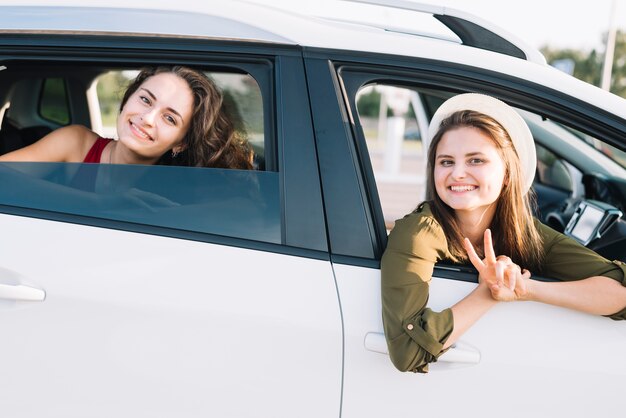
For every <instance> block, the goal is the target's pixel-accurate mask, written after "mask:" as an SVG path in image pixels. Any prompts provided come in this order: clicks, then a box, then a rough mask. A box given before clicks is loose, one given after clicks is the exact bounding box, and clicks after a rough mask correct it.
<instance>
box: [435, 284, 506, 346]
mask: <svg viewBox="0 0 626 418" xmlns="http://www.w3.org/2000/svg"><path fill="white" fill-rule="evenodd" d="M497 303H498V301H496V300H494V299H493V298H492V297H491V293H490V292H489V289H488V288H487V286H486V285H478V287H477V288H476V289H474V290H473V291H472V293H470V294H469V295H467V296H466V297H465V298H463V299H462V300H460V301H459V302H458V303H456V304H455V305H454V306H452V307H451V308H450V309H451V310H452V316H453V318H454V329H453V330H452V333H451V334H450V336H449V337H448V339H447V340H446V342H445V343H444V345H443V348H444V349H446V348H448V347H450V346H451V345H452V344H454V343H455V342H456V341H457V340H458V339H459V337H461V335H463V334H464V333H465V331H467V330H468V329H469V328H470V327H471V326H472V325H474V324H475V323H476V321H478V320H479V319H480V317H481V316H483V315H484V314H485V313H486V312H487V311H488V310H489V309H491V308H492V307H493V306H495V305H496V304H497Z"/></svg>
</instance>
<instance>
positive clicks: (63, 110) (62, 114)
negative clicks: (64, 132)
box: [39, 77, 71, 125]
mask: <svg viewBox="0 0 626 418" xmlns="http://www.w3.org/2000/svg"><path fill="white" fill-rule="evenodd" d="M39 115H40V116H41V117H42V118H44V119H46V120H48V121H50V122H54V123H57V124H59V125H67V124H69V123H70V120H71V118H70V109H69V106H68V102H67V90H66V84H65V79H63V78H58V77H55V78H46V79H45V80H44V81H43V84H42V88H41V97H40V100H39Z"/></svg>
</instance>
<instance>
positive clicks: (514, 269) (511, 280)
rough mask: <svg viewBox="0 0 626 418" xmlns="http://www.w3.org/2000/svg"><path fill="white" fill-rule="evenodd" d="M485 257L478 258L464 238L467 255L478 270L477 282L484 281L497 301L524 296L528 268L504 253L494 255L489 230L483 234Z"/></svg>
mask: <svg viewBox="0 0 626 418" xmlns="http://www.w3.org/2000/svg"><path fill="white" fill-rule="evenodd" d="M483 239H484V247H485V258H484V259H482V260H481V259H480V257H479V256H478V254H476V251H475V250H474V246H473V245H472V243H471V242H470V240H469V239H467V238H465V240H464V245H465V251H467V255H468V257H469V259H470V261H471V263H472V264H473V265H474V267H475V268H476V270H478V280H479V283H484V284H485V285H486V286H487V287H488V288H489V291H490V292H491V296H492V297H493V298H494V299H495V300H498V301H502V302H510V301H514V300H522V299H524V298H525V297H526V295H527V293H528V290H527V288H526V279H529V278H530V272H529V271H528V270H524V271H522V270H521V268H520V267H519V266H518V265H517V264H515V263H513V261H512V260H511V259H510V258H509V257H507V256H504V255H501V256H498V257H496V254H495V251H494V249H493V241H492V239H491V231H490V230H489V229H487V230H485V235H484V238H483Z"/></svg>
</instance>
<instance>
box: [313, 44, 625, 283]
mask: <svg viewBox="0 0 626 418" xmlns="http://www.w3.org/2000/svg"><path fill="white" fill-rule="evenodd" d="M305 59H307V64H308V65H309V64H310V65H311V67H313V65H314V64H315V63H316V62H317V69H318V70H322V68H323V65H320V63H326V67H327V68H328V69H329V71H330V72H331V73H332V76H333V77H334V78H335V79H336V82H335V85H336V86H337V90H338V91H337V92H336V97H337V98H338V99H339V101H340V103H339V106H340V107H341V108H342V112H343V115H344V117H345V118H346V119H347V124H348V125H349V127H350V130H349V132H350V135H351V136H352V138H351V139H350V141H349V142H350V144H351V151H352V153H353V154H354V155H355V158H356V160H357V161H358V164H359V167H358V170H357V174H358V176H360V178H359V180H358V181H359V183H360V184H361V187H362V189H363V191H362V202H361V205H363V206H364V208H365V209H364V213H367V214H368V215H367V216H368V219H367V222H368V225H370V228H369V233H370V236H369V237H370V239H371V242H372V249H371V256H369V257H366V258H365V259H364V258H363V257H362V256H361V254H350V255H347V254H340V255H338V254H335V253H333V254H331V259H332V260H333V261H334V262H338V263H342V264H348V265H357V266H367V267H375V268H379V267H380V258H381V256H382V252H383V251H384V248H385V246H386V240H387V236H386V233H385V232H386V231H385V229H384V220H383V216H382V210H381V206H380V201H379V199H378V193H377V191H376V190H375V189H376V187H375V181H374V178H373V171H372V167H371V163H370V161H369V156H368V153H367V147H366V145H365V142H364V141H365V139H364V137H363V135H362V133H360V132H359V131H360V129H358V125H357V124H358V117H355V115H357V114H358V113H357V109H356V101H355V100H354V99H355V97H356V92H357V91H358V90H359V89H360V88H361V87H362V86H364V85H366V84H369V83H375V82H382V83H387V84H392V85H398V86H403V85H405V86H408V87H422V88H435V89H442V90H446V91H449V92H454V93H462V92H467V91H475V92H482V93H485V94H490V95H493V96H495V97H499V98H501V99H503V100H504V101H506V102H508V103H509V104H511V105H513V106H515V107H518V108H521V109H525V110H529V111H531V112H533V113H536V114H539V115H540V116H542V117H545V118H550V119H553V120H555V121H557V122H560V123H565V124H567V125H569V126H572V127H574V128H576V129H579V130H581V131H583V132H585V133H588V134H590V135H592V136H595V137H602V138H604V139H605V140H606V141H607V142H609V143H621V144H622V149H623V147H624V144H623V142H620V141H623V139H622V138H623V135H624V134H625V133H626V122H625V121H624V120H623V119H621V118H619V117H618V116H616V115H613V114H610V113H609V112H607V111H605V110H603V109H599V108H596V107H595V106H593V105H590V104H588V103H585V102H583V101H581V100H580V99H577V98H574V97H570V96H567V95H565V94H563V93H562V92H560V91H556V90H553V89H551V88H548V87H545V86H542V85H538V84H535V83H532V82H529V81H527V80H521V79H517V78H515V77H512V76H510V75H506V74H500V73H496V72H493V71H490V70H487V69H481V68H475V67H469V66H466V65H461V64H453V63H449V62H440V61H433V60H428V59H420V58H407V57H397V56H384V57H381V56H380V55H379V54H367V53H355V54H350V53H345V52H341V51H332V52H331V51H328V50H326V49H308V50H307V51H306V54H305ZM349 72H352V73H356V74H358V76H355V75H354V74H353V75H352V76H349V75H348V73H349ZM316 122H317V121H316ZM319 146H320V145H319V143H318V147H319ZM321 154H322V153H321ZM321 164H322V165H323V163H321ZM325 199H326V202H327V205H328V201H329V200H330V199H331V197H329V196H328V193H326V188H325ZM334 216H336V215H335V214H333V213H332V211H328V210H327V218H328V222H329V239H330V241H331V249H332V248H333V235H334V234H333V231H332V226H333V217H334ZM437 273H441V274H440V275H438V277H443V278H451V279H458V280H468V277H467V275H466V273H465V272H462V271H460V270H459V271H455V269H454V268H452V270H445V269H444V270H443V271H438V272H437ZM470 275H471V274H470ZM469 280H470V281H475V279H472V278H470V279H469Z"/></svg>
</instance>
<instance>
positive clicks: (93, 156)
mask: <svg viewBox="0 0 626 418" xmlns="http://www.w3.org/2000/svg"><path fill="white" fill-rule="evenodd" d="M111 141H113V140H112V139H111V138H102V137H98V139H96V142H94V144H93V145H92V146H91V148H90V149H89V152H88V153H87V155H86V156H85V159H84V160H83V162H84V163H99V162H100V158H101V157H102V151H103V150H104V147H106V146H107V145H108V144H109V142H111Z"/></svg>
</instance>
